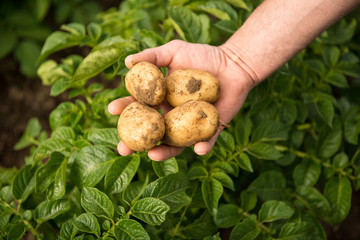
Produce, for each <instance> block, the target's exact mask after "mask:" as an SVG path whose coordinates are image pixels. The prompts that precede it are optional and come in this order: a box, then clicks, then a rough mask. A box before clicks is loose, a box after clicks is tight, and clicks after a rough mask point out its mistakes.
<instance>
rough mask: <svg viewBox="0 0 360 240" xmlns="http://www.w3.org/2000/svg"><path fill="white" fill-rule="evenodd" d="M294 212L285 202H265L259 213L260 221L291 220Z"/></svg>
mask: <svg viewBox="0 0 360 240" xmlns="http://www.w3.org/2000/svg"><path fill="white" fill-rule="evenodd" d="M294 213H295V212H294V210H293V209H292V208H291V207H290V206H289V205H288V204H287V203H285V202H282V201H277V200H270V201H266V202H264V204H263V205H262V206H261V209H260V211H259V221H261V222H273V221H276V220H279V219H289V218H291V216H292V215H294Z"/></svg>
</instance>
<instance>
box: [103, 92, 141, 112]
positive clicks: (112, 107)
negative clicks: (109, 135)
mask: <svg viewBox="0 0 360 240" xmlns="http://www.w3.org/2000/svg"><path fill="white" fill-rule="evenodd" d="M135 101H136V100H135V98H133V97H132V96H129V97H124V98H119V99H116V100H114V101H112V102H111V103H109V105H108V111H109V113H110V114H112V115H120V113H121V112H122V111H123V110H124V108H126V106H127V105H129V104H130V103H133V102H135Z"/></svg>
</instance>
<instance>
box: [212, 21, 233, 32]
mask: <svg viewBox="0 0 360 240" xmlns="http://www.w3.org/2000/svg"><path fill="white" fill-rule="evenodd" d="M214 26H215V27H217V28H219V29H221V30H223V31H225V32H228V33H234V32H236V30H238V26H237V25H236V23H235V22H234V21H228V20H225V21H218V22H216V23H215V24H214Z"/></svg>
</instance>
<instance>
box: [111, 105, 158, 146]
mask: <svg viewBox="0 0 360 240" xmlns="http://www.w3.org/2000/svg"><path fill="white" fill-rule="evenodd" d="M118 133H119V135H120V138H121V140H122V141H123V142H124V143H125V144H126V145H127V146H128V147H129V148H130V149H132V150H134V151H146V150H149V149H151V148H153V147H155V146H156V144H157V143H158V142H159V141H160V140H161V139H162V138H163V136H164V133H165V122H164V118H163V116H161V114H160V113H159V112H157V111H156V110H155V109H153V108H151V107H148V106H146V105H144V104H141V103H139V102H133V103H131V104H129V105H128V106H127V107H126V108H125V109H124V110H123V111H122V113H121V115H120V118H119V121H118Z"/></svg>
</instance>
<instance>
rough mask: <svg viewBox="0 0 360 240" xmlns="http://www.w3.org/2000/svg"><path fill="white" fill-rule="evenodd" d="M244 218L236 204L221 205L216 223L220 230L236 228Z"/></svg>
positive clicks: (216, 216)
mask: <svg viewBox="0 0 360 240" xmlns="http://www.w3.org/2000/svg"><path fill="white" fill-rule="evenodd" d="M241 218H242V215H241V212H240V209H239V207H238V206H236V205H234V204H225V205H221V206H220V207H219V209H218V211H217V213H216V215H215V218H214V222H215V224H216V226H218V227H220V228H229V227H232V226H235V225H236V224H237V223H238V222H240V220H241Z"/></svg>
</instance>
